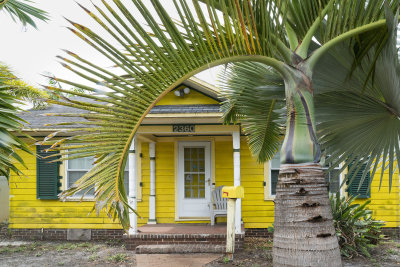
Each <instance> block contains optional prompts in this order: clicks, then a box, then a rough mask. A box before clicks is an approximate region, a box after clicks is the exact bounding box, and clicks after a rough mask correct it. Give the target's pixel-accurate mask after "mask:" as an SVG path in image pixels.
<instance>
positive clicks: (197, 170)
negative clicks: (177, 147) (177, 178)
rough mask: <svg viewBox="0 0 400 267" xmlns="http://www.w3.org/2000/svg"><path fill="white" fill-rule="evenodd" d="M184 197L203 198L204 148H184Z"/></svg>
mask: <svg viewBox="0 0 400 267" xmlns="http://www.w3.org/2000/svg"><path fill="white" fill-rule="evenodd" d="M183 158H184V188H185V193H184V196H185V198H205V182H206V181H205V148H204V147H185V148H184V155H183Z"/></svg>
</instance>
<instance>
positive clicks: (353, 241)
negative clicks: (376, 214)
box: [330, 193, 384, 258]
mask: <svg viewBox="0 0 400 267" xmlns="http://www.w3.org/2000/svg"><path fill="white" fill-rule="evenodd" d="M355 199H356V197H355V196H353V197H350V198H348V199H346V198H345V197H341V196H340V195H339V193H336V195H331V196H330V202H331V207H332V213H333V221H334V225H335V229H336V234H337V237H338V240H339V246H340V252H341V254H342V255H343V256H345V257H348V258H351V257H353V256H357V255H364V256H367V257H370V254H369V251H368V250H369V249H370V248H372V247H374V246H375V245H376V244H378V242H379V241H380V239H381V230H380V229H381V227H382V226H383V225H384V222H382V221H376V220H373V219H372V211H371V210H368V209H367V208H366V207H367V205H368V204H369V203H370V202H371V200H367V201H366V202H365V203H364V204H362V205H360V204H353V202H354V200H355Z"/></svg>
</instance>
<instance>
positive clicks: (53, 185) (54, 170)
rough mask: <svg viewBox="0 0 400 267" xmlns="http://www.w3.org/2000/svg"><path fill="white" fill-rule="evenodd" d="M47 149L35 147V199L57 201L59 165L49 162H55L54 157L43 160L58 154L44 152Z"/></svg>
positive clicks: (59, 177) (45, 147)
mask: <svg viewBox="0 0 400 267" xmlns="http://www.w3.org/2000/svg"><path fill="white" fill-rule="evenodd" d="M49 147H50V146H36V153H37V155H38V158H37V159H36V185H37V194H36V198H37V199H58V194H59V193H60V190H59V187H60V186H61V183H60V179H61V176H59V170H60V167H59V166H60V163H59V162H50V161H52V160H55V159H56V158H55V157H51V158H43V157H47V156H50V155H54V154H57V153H58V152H57V151H49V152H45V151H44V150H45V149H47V148H49Z"/></svg>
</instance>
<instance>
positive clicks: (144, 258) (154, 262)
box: [136, 253, 222, 267]
mask: <svg viewBox="0 0 400 267" xmlns="http://www.w3.org/2000/svg"><path fill="white" fill-rule="evenodd" d="M221 256H222V254H209V253H204V254H203V253H196V254H136V266H137V267H156V266H157V267H159V266H163V267H201V266H203V265H204V264H207V263H209V262H211V261H213V260H216V259H218V258H219V257H221Z"/></svg>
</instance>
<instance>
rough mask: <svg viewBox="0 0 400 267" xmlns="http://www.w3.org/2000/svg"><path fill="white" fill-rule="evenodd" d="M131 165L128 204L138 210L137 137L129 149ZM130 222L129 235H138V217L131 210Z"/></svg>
mask: <svg viewBox="0 0 400 267" xmlns="http://www.w3.org/2000/svg"><path fill="white" fill-rule="evenodd" d="M128 163H129V195H128V203H129V205H130V206H131V207H132V208H133V209H134V210H137V198H136V196H137V158H136V136H135V137H134V138H133V140H132V143H131V146H130V147H129V154H128ZM129 221H130V224H131V227H130V228H129V234H130V235H132V234H137V215H136V214H135V213H134V212H133V211H131V210H129Z"/></svg>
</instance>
